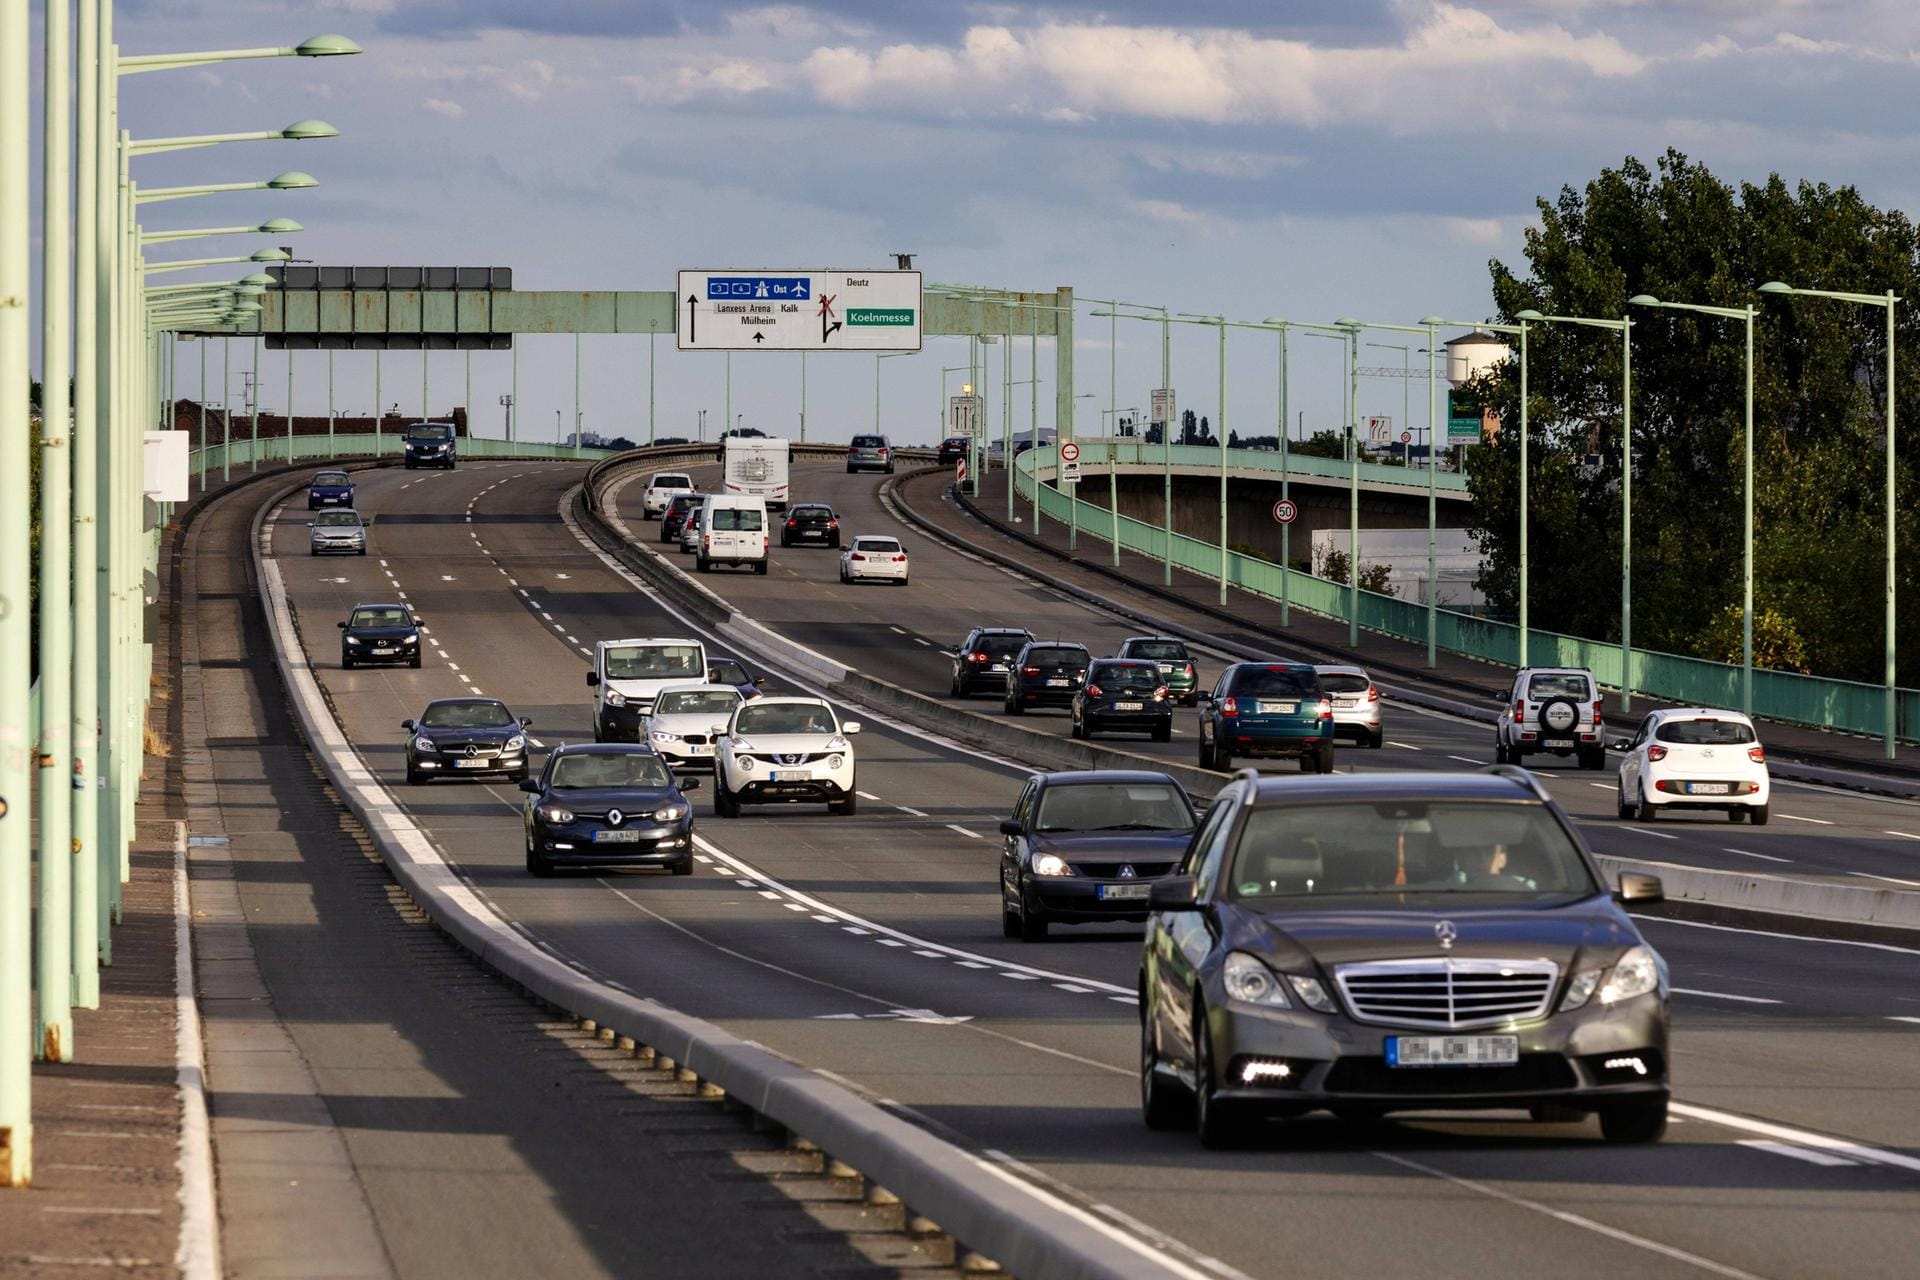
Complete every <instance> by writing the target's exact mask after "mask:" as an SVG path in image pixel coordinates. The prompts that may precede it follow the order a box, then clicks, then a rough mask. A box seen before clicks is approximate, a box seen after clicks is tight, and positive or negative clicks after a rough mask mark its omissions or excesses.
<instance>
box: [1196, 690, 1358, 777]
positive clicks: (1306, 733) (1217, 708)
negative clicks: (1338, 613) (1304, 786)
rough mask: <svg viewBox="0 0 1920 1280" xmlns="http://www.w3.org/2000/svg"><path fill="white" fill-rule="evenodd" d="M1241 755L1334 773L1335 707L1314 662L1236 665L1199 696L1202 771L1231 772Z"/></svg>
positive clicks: (1309, 769) (1313, 771) (1308, 770)
mask: <svg viewBox="0 0 1920 1280" xmlns="http://www.w3.org/2000/svg"><path fill="white" fill-rule="evenodd" d="M1236 756H1263V757H1266V758H1268V759H1276V758H1277V759H1287V758H1292V759H1296V760H1298V761H1299V762H1300V769H1301V772H1303V773H1332V772H1333V703H1332V702H1331V701H1329V700H1328V698H1327V693H1326V690H1325V689H1323V688H1321V686H1320V673H1319V672H1318V671H1316V670H1314V668H1313V666H1312V665H1311V664H1310V663H1305V662H1236V663H1235V664H1233V665H1232V666H1230V667H1228V668H1227V669H1226V670H1225V671H1222V672H1221V673H1220V679H1219V681H1218V682H1216V683H1215V684H1214V686H1213V692H1212V693H1203V694H1201V695H1200V767H1201V768H1202V769H1218V770H1220V771H1221V772H1223V773H1224V772H1230V771H1231V770H1232V769H1233V761H1234V758H1235V757H1236Z"/></svg>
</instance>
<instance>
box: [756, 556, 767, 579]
mask: <svg viewBox="0 0 1920 1280" xmlns="http://www.w3.org/2000/svg"><path fill="white" fill-rule="evenodd" d="M753 571H754V572H755V573H757V574H759V575H760V576H761V577H763V578H764V577H766V576H767V562H766V561H765V560H756V561H754V564H753Z"/></svg>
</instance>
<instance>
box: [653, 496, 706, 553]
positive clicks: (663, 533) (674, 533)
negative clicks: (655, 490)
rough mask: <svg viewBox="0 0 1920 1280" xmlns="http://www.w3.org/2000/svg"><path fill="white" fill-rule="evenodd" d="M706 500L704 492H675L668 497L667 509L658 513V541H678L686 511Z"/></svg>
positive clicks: (685, 519)
mask: <svg viewBox="0 0 1920 1280" xmlns="http://www.w3.org/2000/svg"><path fill="white" fill-rule="evenodd" d="M706 500H707V495H706V494H704V493H676V494H674V495H673V497H671V498H669V499H668V500H667V509H666V510H665V511H662V512H661V513H660V541H662V542H678V541H680V530H681V528H682V527H684V526H685V525H686V523H687V515H688V513H689V512H691V511H692V510H693V509H694V508H695V507H697V506H699V505H700V504H701V503H703V502H705V501H706Z"/></svg>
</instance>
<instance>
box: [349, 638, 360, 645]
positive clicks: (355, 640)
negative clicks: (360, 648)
mask: <svg viewBox="0 0 1920 1280" xmlns="http://www.w3.org/2000/svg"><path fill="white" fill-rule="evenodd" d="M347 643H348V644H359V643H360V637H359V636H348V637H347Z"/></svg>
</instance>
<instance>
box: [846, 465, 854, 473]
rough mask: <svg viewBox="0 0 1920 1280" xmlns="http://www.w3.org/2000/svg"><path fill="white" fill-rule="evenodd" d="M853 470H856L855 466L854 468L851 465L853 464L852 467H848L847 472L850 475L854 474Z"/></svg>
mask: <svg viewBox="0 0 1920 1280" xmlns="http://www.w3.org/2000/svg"><path fill="white" fill-rule="evenodd" d="M853 472H854V468H853V467H851V466H850V467H848V468H847V474H848V475H852V474H853Z"/></svg>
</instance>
